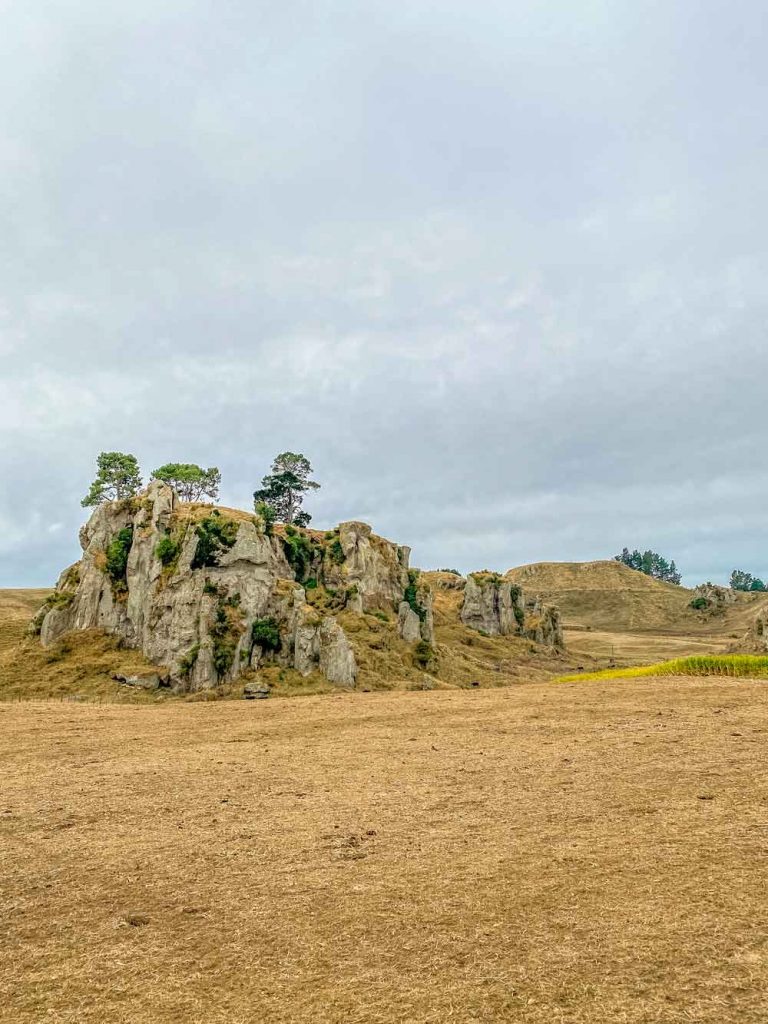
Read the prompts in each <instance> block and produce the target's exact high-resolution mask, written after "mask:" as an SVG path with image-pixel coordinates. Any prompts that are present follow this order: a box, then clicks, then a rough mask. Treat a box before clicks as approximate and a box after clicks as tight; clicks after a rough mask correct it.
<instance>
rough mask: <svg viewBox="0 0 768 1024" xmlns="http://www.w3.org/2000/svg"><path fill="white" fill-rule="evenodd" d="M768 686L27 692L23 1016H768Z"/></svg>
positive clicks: (293, 1023) (8, 996)
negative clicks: (171, 700)
mask: <svg viewBox="0 0 768 1024" xmlns="http://www.w3.org/2000/svg"><path fill="white" fill-rule="evenodd" d="M767 718H768V687H766V686H765V684H764V683H759V682H750V681H749V680H747V681H738V682H736V681H733V680H723V679H714V680H711V679H708V680H699V679H690V680H684V681H678V680H668V679H660V680H659V679H654V680H643V679H640V680H630V681H628V682H627V683H626V684H622V685H621V686H616V685H615V684H602V683H595V684H594V685H590V686H581V685H578V684H563V685H562V686H557V687H553V686H550V685H532V686H526V687H513V688H509V689H505V690H487V691H484V690H480V691H453V692H442V693H411V694H403V693H398V694H391V695H390V694H386V693H384V694H354V695H347V694H337V695H335V696H333V697H331V698H323V699H315V698H308V699H307V700H302V701H295V700H294V701H284V700H274V701H267V702H263V703H257V704H242V703H229V704H227V703H222V704H217V705H213V706H200V705H184V704H178V703H176V704H168V705H164V706H162V707H148V708H143V709H136V708H130V707H107V706H104V707H98V706H97V707H93V706H78V705H65V706H60V705H56V704H53V705H44V704H22V705H16V704H11V705H9V704H5V705H0V759H2V764H3V800H2V804H0V898H1V899H2V902H3V905H4V908H5V909H4V915H3V942H2V943H1V944H0V994H1V995H2V1000H1V1002H2V1010H0V1018H2V1019H3V1020H4V1021H6V1020H7V1021H8V1022H9V1024H10V1022H13V1024H39V1022H41V1021H52V1022H53V1021H56V1022H61V1024H75V1022H76V1024H105V1022H114V1024H118V1022H121V1024H122V1022H128V1021H130V1022H131V1024H181V1022H200V1024H202V1022H205V1024H241V1022H242V1024H245V1022H256V1021H258V1022H259V1024H289V1022H290V1024H341V1022H353V1021H358V1022H365V1024H406V1022H407V1024H438V1022H440V1024H443V1022H445V1024H449V1022H451V1024H466V1022H469V1021H474V1022H477V1024H554V1022H563V1024H565V1022H567V1024H613V1022H616V1024H618V1022H623V1024H683V1022H696V1024H764V1021H765V1019H766V1015H765V992H766V990H768V955H767V949H766V934H768V909H767V908H766V900H765V846H766V806H767V805H768V778H767V776H766V772H765V757H764V750H765V746H764V741H763V738H764V736H765V729H766V721H767Z"/></svg>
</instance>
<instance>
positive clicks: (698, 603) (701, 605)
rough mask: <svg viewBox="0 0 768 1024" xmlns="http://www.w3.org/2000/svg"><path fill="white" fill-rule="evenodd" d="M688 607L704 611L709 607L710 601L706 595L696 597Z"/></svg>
mask: <svg viewBox="0 0 768 1024" xmlns="http://www.w3.org/2000/svg"><path fill="white" fill-rule="evenodd" d="M688 607H689V608H693V609H694V610H695V611H697V612H702V611H704V609H705V608H709V601H708V600H707V599H706V597H694V599H693V600H692V601H691V603H690V605H689V606H688Z"/></svg>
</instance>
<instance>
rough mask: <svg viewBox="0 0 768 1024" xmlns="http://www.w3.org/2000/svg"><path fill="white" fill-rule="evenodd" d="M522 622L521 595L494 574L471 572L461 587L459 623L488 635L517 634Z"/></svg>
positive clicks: (521, 593) (515, 587)
mask: <svg viewBox="0 0 768 1024" xmlns="http://www.w3.org/2000/svg"><path fill="white" fill-rule="evenodd" d="M524 620H525V603H524V601H523V592H522V590H521V589H520V587H518V586H515V584H514V583H510V582H509V581H508V580H505V579H503V578H502V577H501V576H498V575H496V574H495V573H472V574H471V575H469V576H468V577H467V583H466V586H465V587H464V604H463V605H462V609H461V621H462V622H463V623H464V625H465V626H469V628H470V629H476V630H478V631H479V632H483V633H488V635H489V636H510V635H511V634H514V633H518V634H519V633H521V631H522V627H523V623H524Z"/></svg>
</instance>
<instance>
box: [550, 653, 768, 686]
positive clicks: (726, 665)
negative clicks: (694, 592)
mask: <svg viewBox="0 0 768 1024" xmlns="http://www.w3.org/2000/svg"><path fill="white" fill-rule="evenodd" d="M641 676H731V677H732V678H751V679H768V655H758V654H701V655H694V656H692V657H689V658H675V659H674V660H673V661H662V662H659V663H658V664H656V665H636V666H635V667H633V668H609V669H603V670H602V671H600V672H579V673H577V674H575V675H566V676H559V677H558V679H557V680H556V681H557V682H558V683H572V682H577V681H579V680H586V681H589V680H596V679H638V678H640V677H641Z"/></svg>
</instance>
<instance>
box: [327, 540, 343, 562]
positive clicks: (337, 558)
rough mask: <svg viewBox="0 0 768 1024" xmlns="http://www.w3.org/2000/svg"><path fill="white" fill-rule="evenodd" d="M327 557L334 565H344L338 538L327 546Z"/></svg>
mask: <svg viewBox="0 0 768 1024" xmlns="http://www.w3.org/2000/svg"><path fill="white" fill-rule="evenodd" d="M328 556H329V558H330V559H331V561H332V562H333V563H334V565H343V564H344V548H343V547H342V546H341V541H340V540H339V538H338V537H334V538H333V540H332V541H331V543H330V544H329V545H328Z"/></svg>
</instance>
